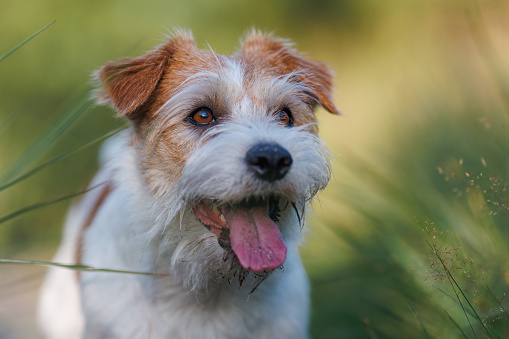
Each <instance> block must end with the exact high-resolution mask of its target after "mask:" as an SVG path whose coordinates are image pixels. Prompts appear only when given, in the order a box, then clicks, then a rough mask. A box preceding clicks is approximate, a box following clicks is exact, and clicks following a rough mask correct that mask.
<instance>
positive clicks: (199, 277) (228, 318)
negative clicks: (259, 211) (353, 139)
mask: <svg viewBox="0 0 509 339" xmlns="http://www.w3.org/2000/svg"><path fill="white" fill-rule="evenodd" d="M97 77H98V78H99V81H100V82H101V83H102V89H101V90H99V91H98V95H99V101H100V102H102V103H107V104H110V105H112V106H113V107H115V109H116V110H117V112H118V113H119V114H120V115H124V116H127V117H128V118H129V119H130V120H131V121H132V122H133V127H132V128H131V129H129V130H127V131H124V132H122V133H120V134H119V135H117V136H115V137H113V138H112V139H111V140H109V141H108V142H107V143H106V145H105V146H104V149H103V152H102V155H101V159H102V160H101V163H102V167H101V170H100V171H99V173H98V174H97V176H96V178H95V179H94V181H93V182H92V184H91V185H101V184H103V185H106V186H107V187H108V190H107V191H103V197H105V198H104V200H103V199H102V198H101V200H100V201H99V202H98V195H99V193H97V192H96V191H95V190H92V191H91V192H90V193H88V194H87V195H86V196H85V197H84V198H83V199H82V200H81V201H80V202H79V203H78V204H77V205H76V206H75V207H74V208H73V209H72V210H71V212H70V215H69V218H68V220H67V225H66V236H65V237H64V242H63V244H62V248H61V250H60V252H59V255H58V256H57V260H59V261H62V262H67V263H73V262H76V261H79V262H78V263H83V264H87V265H91V266H94V267H99V268H110V269H116V270H129V271H140V272H156V273H160V274H163V275H164V276H150V275H133V274H113V273H104V272H81V273H79V274H76V273H75V272H71V273H70V272H69V271H62V270H58V269H53V270H51V271H50V273H49V277H48V279H47V281H46V284H45V287H44V289H43V294H42V298H41V307H40V315H41V317H40V320H41V321H40V323H41V328H42V332H43V334H44V335H45V336H46V337H47V338H78V337H80V336H81V337H84V338H186V339H187V338H306V337H307V322H308V305H309V300H308V298H309V297H308V288H309V287H308V283H307V279H306V276H305V272H304V270H303V268H302V265H301V263H300V259H299V256H298V252H297V245H298V244H299V242H300V238H301V226H302V225H301V222H302V217H303V215H302V211H303V210H304V209H305V206H306V205H307V204H308V202H309V200H310V199H312V198H313V197H314V196H315V194H316V193H317V192H318V191H319V190H321V189H323V188H324V187H325V186H326V185H327V183H328V180H329V176H330V169H329V162H328V152H327V149H326V148H325V146H324V144H323V143H322V142H321V141H320V139H318V137H317V136H316V125H315V119H314V114H313V110H314V107H315V105H316V104H317V103H319V104H321V105H323V106H324V107H325V108H326V109H327V110H329V111H330V112H332V113H338V112H339V111H337V109H336V108H335V107H334V105H333V104H332V101H331V98H330V93H331V88H330V86H331V85H330V84H331V79H330V73H329V71H328V70H327V68H325V66H323V65H322V64H319V63H315V62H312V61H310V60H307V59H305V58H303V57H301V56H300V55H299V54H298V53H297V52H295V51H294V50H293V49H291V47H289V46H288V45H287V44H285V43H283V42H282V41H280V40H277V39H274V38H271V37H269V36H264V35H261V34H260V33H257V32H255V33H253V34H252V35H251V36H250V37H248V38H247V39H246V42H245V43H244V48H243V50H242V52H241V53H240V54H237V55H234V56H231V57H225V56H221V55H216V54H214V53H211V52H210V51H201V50H198V49H197V48H196V47H195V46H194V42H193V41H192V38H191V37H190V35H185V34H184V35H182V34H181V35H177V36H176V37H174V38H172V39H171V40H170V41H169V42H168V43H167V44H164V45H162V46H160V47H158V48H157V49H156V50H155V51H153V52H151V53H149V54H147V55H146V56H142V57H139V58H135V59H124V60H122V61H120V62H116V63H110V64H108V65H106V66H105V67H104V68H103V69H101V70H100V71H99V72H98V73H97ZM199 107H208V108H210V109H211V110H212V111H213V112H214V114H215V118H216V122H215V123H214V124H211V125H210V126H194V125H193V124H191V123H190V122H189V116H190V114H192V112H193V111H195V110H196V109H197V108H199ZM283 109H286V110H289V111H291V112H292V115H293V119H294V123H295V125H294V126H293V127H285V126H282V125H281V124H280V123H278V122H277V121H276V120H275V117H274V114H276V113H277V112H279V111H281V110H283ZM260 143H272V144H278V145H280V146H281V147H283V148H284V149H286V150H287V151H288V152H289V153H290V154H291V157H292V159H293V163H292V165H291V168H290V170H289V172H288V174H286V175H285V176H284V177H283V178H282V179H279V180H277V181H270V182H269V181H264V180H260V179H259V178H257V177H256V176H255V175H254V174H253V172H252V171H251V170H250V169H249V168H248V167H247V166H246V161H245V157H246V153H247V152H248V151H249V150H250V149H251V148H252V147H253V146H255V145H257V144H260ZM98 190H100V188H98ZM253 199H255V200H256V201H268V200H271V201H272V204H273V205H275V206H277V209H276V211H275V212H270V211H269V212H267V213H269V216H270V213H274V215H273V216H271V218H273V219H274V220H275V221H276V222H277V225H278V227H279V229H280V232H281V234H282V237H283V239H284V243H285V244H286V246H287V254H286V260H285V262H284V264H283V266H281V267H280V268H278V269H275V270H270V271H262V272H249V271H248V270H246V269H244V268H243V267H242V265H241V264H240V263H239V260H238V259H237V257H236V255H235V253H234V252H233V251H232V250H231V249H229V248H228V246H220V245H219V243H218V236H217V235H216V234H214V233H212V232H211V231H209V230H208V229H207V228H206V227H204V225H203V224H202V223H201V222H200V221H198V220H197V217H196V216H195V213H194V212H193V208H194V206H196V204H198V203H202V202H207V203H210V204H212V205H218V206H239V205H241V204H249V203H250V202H249V201H252V200H253ZM269 206H270V205H269ZM269 208H270V207H269ZM88 221H89V222H88ZM87 223H89V224H87ZM78 286H79V287H78ZM62 293H67V296H66V303H67V304H68V305H67V306H66V307H65V308H64V307H59V305H60V301H59V296H60V295H62ZM78 293H79V294H78ZM61 324H65V325H64V326H62V325H61Z"/></svg>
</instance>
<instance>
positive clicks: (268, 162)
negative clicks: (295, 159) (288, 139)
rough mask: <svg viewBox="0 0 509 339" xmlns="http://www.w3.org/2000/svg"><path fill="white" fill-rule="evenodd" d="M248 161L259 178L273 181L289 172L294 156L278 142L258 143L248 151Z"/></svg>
mask: <svg viewBox="0 0 509 339" xmlns="http://www.w3.org/2000/svg"><path fill="white" fill-rule="evenodd" d="M246 163H247V165H248V166H249V167H250V168H251V169H252V170H253V171H254V172H255V174H256V175H257V176H258V178H260V179H262V180H266V181H270V182H272V181H276V180H280V179H282V178H283V177H284V176H285V175H286V173H288V171H289V170H290V166H291V165H292V156H291V155H290V153H289V152H288V151H287V150H286V149H284V148H283V147H281V146H279V145H278V144H258V145H255V146H254V147H253V148H251V149H250V150H249V151H248V152H247V154H246Z"/></svg>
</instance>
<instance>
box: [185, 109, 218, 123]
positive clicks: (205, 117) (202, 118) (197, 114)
mask: <svg viewBox="0 0 509 339" xmlns="http://www.w3.org/2000/svg"><path fill="white" fill-rule="evenodd" d="M188 120H189V121H190V122H191V123H192V124H194V125H197V126H203V125H208V124H211V123H213V122H214V121H215V120H216V119H215V118H214V115H213V114H212V111H211V110H210V109H208V108H206V107H201V108H198V109H197V110H196V111H194V112H193V114H191V115H190V116H189V118H188Z"/></svg>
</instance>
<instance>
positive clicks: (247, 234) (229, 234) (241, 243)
mask: <svg viewBox="0 0 509 339" xmlns="http://www.w3.org/2000/svg"><path fill="white" fill-rule="evenodd" d="M280 200H282V199H280V198H278V197H274V196H271V197H268V198H260V197H249V198H246V199H244V200H242V201H240V202H236V203H224V202H219V201H214V200H207V199H202V200H200V201H199V202H198V203H196V204H194V206H193V212H194V214H195V217H196V219H197V220H199V222H201V224H202V225H203V226H204V227H205V228H206V229H208V230H209V231H210V233H211V234H212V235H213V236H214V237H215V238H217V243H218V244H219V246H220V247H221V248H222V249H223V250H224V252H225V254H226V256H227V257H229V256H231V257H232V259H231V261H232V262H233V264H235V263H238V264H240V267H241V268H242V269H243V270H245V271H247V272H255V273H260V272H270V271H272V270H274V269H277V268H279V267H281V266H282V265H283V263H284V261H285V259H286V252H287V247H286V244H285V242H284V240H283V236H282V235H281V231H280V229H279V226H278V222H279V218H280V213H281V209H280V207H279V205H280ZM287 204H288V203H287ZM227 259H228V258H227ZM227 259H226V260H227Z"/></svg>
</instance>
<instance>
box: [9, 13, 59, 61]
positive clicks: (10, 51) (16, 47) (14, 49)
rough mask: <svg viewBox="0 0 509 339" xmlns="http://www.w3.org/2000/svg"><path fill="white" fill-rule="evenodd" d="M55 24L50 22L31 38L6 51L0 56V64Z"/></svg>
mask: <svg viewBox="0 0 509 339" xmlns="http://www.w3.org/2000/svg"><path fill="white" fill-rule="evenodd" d="M55 22H56V20H53V21H52V22H50V23H49V24H47V25H46V26H44V27H43V28H41V29H40V30H38V31H37V32H35V33H34V34H32V35H31V36H29V37H28V38H26V39H25V40H23V41H21V42H20V43H19V44H17V45H16V46H14V47H13V48H11V49H10V50H8V51H7V52H6V53H5V54H3V55H2V56H0V62H2V61H3V60H4V59H7V57H8V56H9V55H11V54H12V53H14V52H16V50H17V49H18V48H20V47H21V46H23V45H24V44H26V43H27V42H29V41H30V40H32V39H33V38H35V37H36V36H37V35H38V34H39V33H41V32H42V31H44V30H45V29H46V28H48V27H49V26H51V25H53V24H54V23H55Z"/></svg>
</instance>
